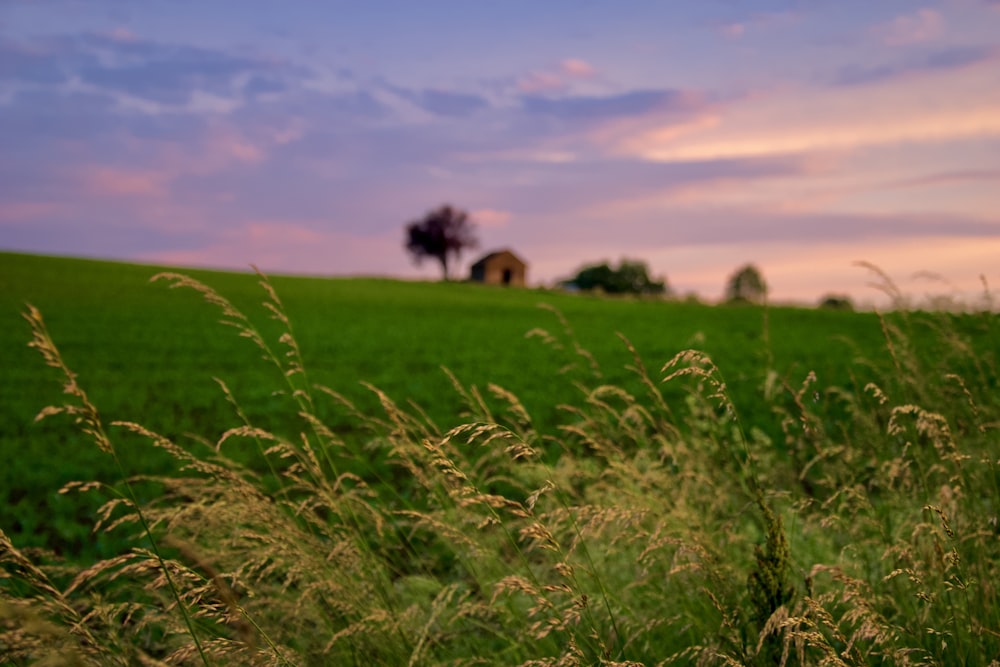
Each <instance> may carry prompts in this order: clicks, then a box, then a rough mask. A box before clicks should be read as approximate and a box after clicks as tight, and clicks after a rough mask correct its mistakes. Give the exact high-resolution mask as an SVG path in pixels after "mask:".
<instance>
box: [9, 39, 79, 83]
mask: <svg viewBox="0 0 1000 667" xmlns="http://www.w3.org/2000/svg"><path fill="white" fill-rule="evenodd" d="M53 56H54V53H53V49H52V48H51V47H50V46H48V45H44V44H38V43H32V44H28V43H24V42H19V41H15V40H12V39H10V38H7V37H4V36H2V35H0V81H18V82H29V83H35V84H56V83H63V82H65V81H67V80H68V79H69V76H68V74H67V73H66V72H65V71H64V69H63V67H62V66H61V64H60V63H59V61H58V60H57V59H56V58H54V57H53Z"/></svg>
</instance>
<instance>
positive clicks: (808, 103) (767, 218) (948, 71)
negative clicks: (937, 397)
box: [0, 0, 1000, 303]
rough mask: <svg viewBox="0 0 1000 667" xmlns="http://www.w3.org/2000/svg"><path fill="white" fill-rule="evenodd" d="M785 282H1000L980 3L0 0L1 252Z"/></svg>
mask: <svg viewBox="0 0 1000 667" xmlns="http://www.w3.org/2000/svg"><path fill="white" fill-rule="evenodd" d="M445 203H448V204H452V205H454V206H457V207H459V208H462V209H464V210H467V211H469V212H470V214H471V218H472V220H473V222H474V223H475V227H476V230H477V235H478V237H479V241H480V243H479V248H478V249H477V250H476V251H470V252H466V253H465V254H463V255H462V257H461V261H460V263H459V267H458V273H459V274H462V273H465V272H466V271H467V267H468V265H469V264H470V263H471V262H472V261H474V260H475V259H477V258H478V256H479V254H482V253H485V252H488V251H492V250H497V249H501V248H510V249H513V250H514V251H515V252H516V253H518V254H519V255H520V256H522V257H523V258H524V259H525V260H526V261H527V263H528V265H529V268H528V281H529V283H531V284H535V285H543V284H552V283H554V282H555V281H557V280H559V279H562V278H568V277H571V276H572V275H574V274H575V272H576V271H577V270H578V269H579V268H580V267H581V266H583V265H586V264H591V263H596V262H601V261H611V262H617V261H618V260H620V259H622V258H630V259H639V260H642V261H645V262H647V264H648V265H649V267H650V270H651V273H653V274H654V275H656V276H661V277H665V278H666V280H667V282H668V283H669V285H670V286H671V287H672V288H673V289H674V290H675V291H676V292H678V293H680V294H691V293H693V294H697V295H699V296H700V297H702V298H705V299H709V300H711V299H718V298H720V297H721V296H722V294H723V291H724V288H725V283H726V280H727V278H728V276H729V275H730V274H732V273H733V272H734V271H735V270H736V269H737V268H739V267H740V266H742V265H744V264H746V263H748V262H749V263H753V264H755V265H756V266H757V267H759V269H760V270H761V272H762V274H763V275H764V278H765V279H766V281H767V283H768V285H769V288H770V296H771V299H772V300H773V301H777V302H800V303H815V302H816V301H817V300H818V299H819V298H820V297H821V296H823V295H826V294H829V293H839V294H846V295H849V296H851V297H852V298H854V299H855V300H856V301H859V302H861V303H864V302H866V301H873V300H877V299H878V297H879V292H878V290H875V289H873V288H872V287H871V286H870V283H871V282H872V279H873V277H874V274H873V273H872V272H871V271H869V270H868V269H865V268H863V267H860V266H858V265H857V262H859V261H863V262H869V263H871V264H873V265H876V266H878V267H880V268H881V269H882V270H883V271H884V272H885V273H886V274H888V275H889V276H891V277H892V278H893V279H894V280H895V281H896V282H897V283H898V284H899V285H900V287H901V289H903V290H904V291H905V292H907V293H908V294H912V295H913V296H915V297H918V298H921V297H922V296H925V295H932V294H933V295H939V296H940V295H946V296H954V297H957V298H963V299H969V300H974V299H976V298H978V297H979V296H980V295H981V293H982V280H983V279H984V278H985V280H986V281H987V284H989V285H991V286H993V285H997V284H1000V263H998V261H997V260H998V258H1000V0H941V1H940V2H919V1H914V0H860V1H859V0H838V1H833V0H830V1H827V0H799V1H793V0H742V1H741V0H728V1H727V0H697V1H695V0H692V1H689V2H682V1H680V0H671V1H667V0H660V1H656V2H654V1H640V0H628V1H620V2H610V1H608V2H600V1H596V0H572V1H567V0H546V2H537V1H532V2H523V1H521V0H506V1H505V2H497V3H485V2H469V1H468V0H456V1H453V2H444V1H434V0H427V1H425V2H409V1H403V0H399V1H388V0H365V2H336V1H331V2H305V1H301V0H288V1H286V2H275V1H273V0H271V1H260V0H239V1H226V0H211V1H204V0H200V1H198V2H193V1H187V0H171V1H170V2H166V1H161V0H143V2H132V1H126V0H92V1H88V2H73V1H65V0H64V1H46V0H38V1H31V2H29V1H20V0H0V249H3V250H13V251H24V252H33V253H44V254H58V255H76V256H85V257H97V258H107V259H123V260H128V261H137V262H149V263H157V264H170V265H175V266H190V267H195V266H198V267H215V268H231V269H237V270H245V269H247V268H248V266H249V265H250V264H251V263H252V264H256V265H257V266H259V267H260V268H261V269H262V270H264V271H265V272H269V273H274V274H278V273H291V274H309V275H333V276H336V275H384V276H394V277H401V278H418V279H436V278H438V277H439V275H440V268H439V267H438V266H436V265H434V263H432V262H426V261H425V262H424V263H423V264H422V265H417V264H415V263H414V262H413V260H412V258H411V257H410V256H409V255H407V253H406V251H405V250H404V227H405V225H406V223H408V222H411V221H413V220H416V219H419V218H420V217H421V216H422V215H423V214H424V213H426V212H427V211H428V210H430V209H433V208H436V207H437V206H439V205H441V204H445Z"/></svg>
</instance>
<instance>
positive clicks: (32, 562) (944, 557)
mask: <svg viewBox="0 0 1000 667" xmlns="http://www.w3.org/2000/svg"><path fill="white" fill-rule="evenodd" d="M0 262H2V264H0V266H2V270H0V294H2V297H0V298H2V302H0V350H3V357H2V361H3V363H2V364H0V392H2V393H0V456H2V459H3V461H4V463H5V465H4V466H3V467H2V472H0V492H2V495H3V498H2V500H3V504H2V505H0V529H2V532H0V575H2V576H0V662H5V663H6V662H10V663H11V664H33V663H35V662H38V661H45V662H47V663H48V664H95V665H97V664H139V663H142V664H162V663H167V664H255V665H256V664H356V665H366V664H387V665H413V664H426V665H436V664H490V665H493V664H496V665H506V664H525V665H527V664H533V665H534V664H552V665H555V664H573V665H596V664H607V665H635V664H661V663H668V662H673V663H689V662H693V663H697V664H754V665H771V664H782V663H784V664H826V663H829V664H834V663H835V664H845V665H883V664H895V665H906V664H915V663H914V660H917V661H918V662H920V664H967V665H983V666H984V667H986V666H987V665H990V664H995V658H996V656H997V655H998V654H1000V653H998V651H1000V612H998V609H1000V590H998V588H997V586H996V584H995V582H996V581H998V580H1000V572H998V563H1000V541H998V540H997V511H998V510H997V508H998V498H1000V472H998V464H997V462H998V461H1000V458H998V457H1000V449H998V446H997V442H998V441H997V439H996V435H995V434H996V427H997V424H1000V401H998V400H997V398H996V397H997V389H998V386H997V385H998V381H997V378H998V374H997V370H996V350H997V349H1000V333H998V330H997V327H996V320H997V318H996V315H995V314H993V313H976V314H966V315H954V314H948V313H920V312H894V313H890V314H887V315H885V316H884V317H880V316H878V315H876V314H855V313H845V312H829V311H820V310H807V309H795V308H769V309H764V308H758V307H748V306H742V307H738V306H715V307H710V306H702V305H696V304H688V303H673V302H664V301H642V300H618V299H606V298H598V297H590V296H583V295H570V294H563V293H557V292H544V291H530V290H507V289H499V288H490V287H485V286H481V285H471V284H440V283H414V282H400V281H393V280H378V279H321V278H301V277H285V276H275V277H273V278H271V279H270V280H269V281H268V280H264V281H262V280H261V278H259V277H258V276H255V275H252V274H250V273H245V274H235V273H217V272H206V271H192V272H186V274H187V275H189V276H191V277H193V278H195V279H197V280H199V281H202V282H201V283H194V282H192V281H190V280H188V279H187V278H180V277H177V276H174V277H168V278H166V279H161V280H157V281H155V282H153V283H152V284H151V283H150V278H151V277H152V276H154V275H156V274H157V273H159V272H160V271H162V269H159V268H155V267H148V266H135V265H127V264H118V263H108V262H95V261H86V260H74V259H56V258H43V257H33V256H26V255H16V254H3V255H0ZM182 283H186V284H184V285H182V286H181V289H171V288H170V286H171V285H178V284H182ZM205 285H207V287H205ZM272 285H273V289H274V292H271V291H270V289H271V286H272ZM192 287H193V288H194V289H191V288H192ZM199 292H201V293H199ZM203 295H207V298H202V297H203ZM27 303H31V304H33V305H34V306H35V307H37V308H39V309H40V311H41V312H42V314H43V316H44V320H45V324H44V325H43V324H42V322H40V321H39V320H38V318H37V316H36V315H35V314H34V313H32V317H30V318H25V317H23V314H24V313H25V311H26V309H27V306H26V304H27ZM540 305H541V307H540ZM242 313H245V315H246V319H244V315H243V314H242ZM286 315H287V321H286V320H285V319H284V318H286ZM220 318H222V319H225V320H227V321H228V322H229V324H231V325H234V326H227V325H226V324H223V323H220V321H219V320H220ZM618 333H620V334H622V335H624V336H625V337H627V339H628V340H629V341H631V344H632V345H633V346H634V348H633V349H634V351H635V354H633V350H632V349H630V348H629V347H628V345H626V343H625V342H624V341H623V340H622V338H620V337H619V336H618V335H616V334H618ZM47 335H51V338H52V340H53V341H54V346H55V347H58V348H59V350H60V351H61V357H62V359H63V361H64V362H65V363H66V365H67V366H68V367H69V368H71V369H72V370H73V372H75V373H76V376H75V377H72V376H71V377H70V379H71V380H72V381H71V382H69V383H68V384H66V382H67V376H66V375H64V374H63V375H61V374H60V372H59V371H58V370H57V369H56V368H53V367H51V366H46V365H45V363H43V358H42V354H40V352H45V353H46V354H47V355H48V358H49V360H50V361H53V362H54V361H55V360H56V358H57V354H60V353H57V352H56V350H55V347H53V346H52V344H50V343H49V342H48V339H47V338H46V336H47ZM33 336H34V339H33V340H34V345H35V347H37V348H38V349H29V348H28V346H27V342H28V341H29V340H32V337H33ZM296 341H297V342H296ZM262 357H263V358H262ZM300 362H301V363H300ZM442 366H443V367H446V368H448V369H450V371H451V373H453V374H454V378H455V379H454V381H453V379H452V378H451V377H449V375H448V374H447V373H446V372H445V371H444V370H442ZM643 369H645V371H644V370H643ZM213 377H216V378H219V379H220V380H221V381H222V382H224V383H225V385H226V386H227V387H228V388H229V390H230V392H231V396H232V399H233V403H234V404H230V402H229V400H228V399H227V396H226V393H225V392H224V391H223V389H222V388H221V387H220V386H219V385H218V384H217V383H216V382H215V381H214V380H213V379H212V378H213ZM77 382H78V384H77ZM366 383H367V384H366ZM60 386H67V387H68V388H69V390H70V391H69V393H67V394H62V393H60ZM78 387H82V391H85V392H86V395H87V397H88V398H89V401H90V402H91V403H92V404H93V405H96V407H97V410H98V411H99V414H96V413H95V412H94V410H93V409H92V408H91V407H90V403H88V399H85V397H84V394H83V393H81V390H80V389H79V388H78ZM376 388H377V389H376ZM379 390H380V391H381V392H383V393H378V392H379ZM53 404H55V405H64V406H66V407H67V409H68V410H70V411H75V412H71V415H70V416H67V415H66V414H60V415H50V416H49V417H47V418H45V419H44V420H43V421H41V422H38V423H36V422H35V421H34V415H36V414H37V413H38V412H39V411H40V410H42V409H43V408H44V407H45V406H48V405H53ZM73 415H75V416H76V417H77V420H76V422H75V423H74V419H73V418H72V416H73ZM116 422H117V423H116ZM88 431H90V433H89V434H88ZM105 433H107V438H106V439H105V435H104V434H105ZM75 480H80V481H84V482H86V481H91V480H97V481H99V482H100V483H101V484H99V485H98V486H93V487H90V488H89V489H87V490H80V489H78V488H73V489H70V490H68V492H67V493H60V492H59V489H60V488H61V487H63V486H64V485H65V484H67V483H69V482H72V481H75ZM126 480H130V481H129V482H127V483H126ZM104 503H108V504H107V505H104V507H103V508H102V505H103V504H104ZM98 518H100V521H101V522H102V523H103V524H104V525H103V527H102V528H101V529H99V530H92V527H93V526H94V523H95V520H96V519H98ZM109 524H110V527H109ZM29 547H46V548H47V549H45V550H41V551H39V550H35V549H30V548H29ZM102 559H103V560H102ZM160 661H162V663H161V662H160ZM991 661H992V662H991Z"/></svg>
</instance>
